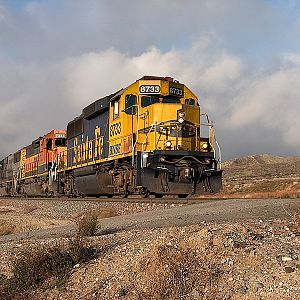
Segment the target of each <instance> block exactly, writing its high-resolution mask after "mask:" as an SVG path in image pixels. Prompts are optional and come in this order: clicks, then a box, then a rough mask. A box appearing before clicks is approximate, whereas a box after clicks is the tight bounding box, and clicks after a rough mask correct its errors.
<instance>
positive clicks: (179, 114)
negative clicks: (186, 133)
mask: <svg viewBox="0 0 300 300" xmlns="http://www.w3.org/2000/svg"><path fill="white" fill-rule="evenodd" d="M184 117H185V112H184V111H183V110H180V111H178V112H177V120H178V122H179V123H180V124H182V123H183V122H184Z"/></svg>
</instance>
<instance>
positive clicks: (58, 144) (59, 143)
mask: <svg viewBox="0 0 300 300" xmlns="http://www.w3.org/2000/svg"><path fill="white" fill-rule="evenodd" d="M55 146H56V147H66V139H55Z"/></svg>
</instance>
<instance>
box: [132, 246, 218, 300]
mask: <svg viewBox="0 0 300 300" xmlns="http://www.w3.org/2000/svg"><path fill="white" fill-rule="evenodd" d="M216 273H217V272H216V269H212V267H211V265H210V264H209V262H208V261H207V259H206V260H204V258H203V257H201V256H199V255H198V254H197V253H196V252H195V251H193V250H191V249H185V248H182V247H180V246H178V247H173V246H167V245H158V246H157V247H155V248H154V249H153V251H151V252H150V253H149V255H148V256H147V257H146V258H145V259H144V260H142V261H141V263H140V266H139V268H138V270H137V275H136V276H137V277H136V278H135V280H134V282H135V283H134V287H133V289H134V293H135V294H137V295H138V298H139V299H149V300H150V299H153V300H154V299H157V300H158V299H174V300H175V299H191V294H197V295H198V296H199V299H202V298H203V296H204V294H205V297H206V298H205V299H214V296H213V295H211V297H210V295H209V294H208V293H207V288H208V287H209V286H210V285H211V283H212V280H214V279H215V277H216V276H215V274H216ZM197 299H198V298H197Z"/></svg>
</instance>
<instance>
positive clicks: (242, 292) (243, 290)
mask: <svg viewBox="0 0 300 300" xmlns="http://www.w3.org/2000/svg"><path fill="white" fill-rule="evenodd" d="M247 290H248V288H247V287H246V286H245V285H244V286H242V287H241V288H240V293H241V294H243V295H245V294H246V293H247Z"/></svg>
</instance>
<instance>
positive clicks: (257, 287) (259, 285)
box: [254, 281, 264, 292]
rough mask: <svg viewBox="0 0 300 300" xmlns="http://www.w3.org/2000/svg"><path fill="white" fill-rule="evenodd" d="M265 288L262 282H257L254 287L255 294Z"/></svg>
mask: <svg viewBox="0 0 300 300" xmlns="http://www.w3.org/2000/svg"><path fill="white" fill-rule="evenodd" d="M263 287H264V285H263V284H262V283H261V282H259V281H257V282H256V283H255V285H254V289H255V292H257V291H258V290H259V289H261V288H263Z"/></svg>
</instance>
